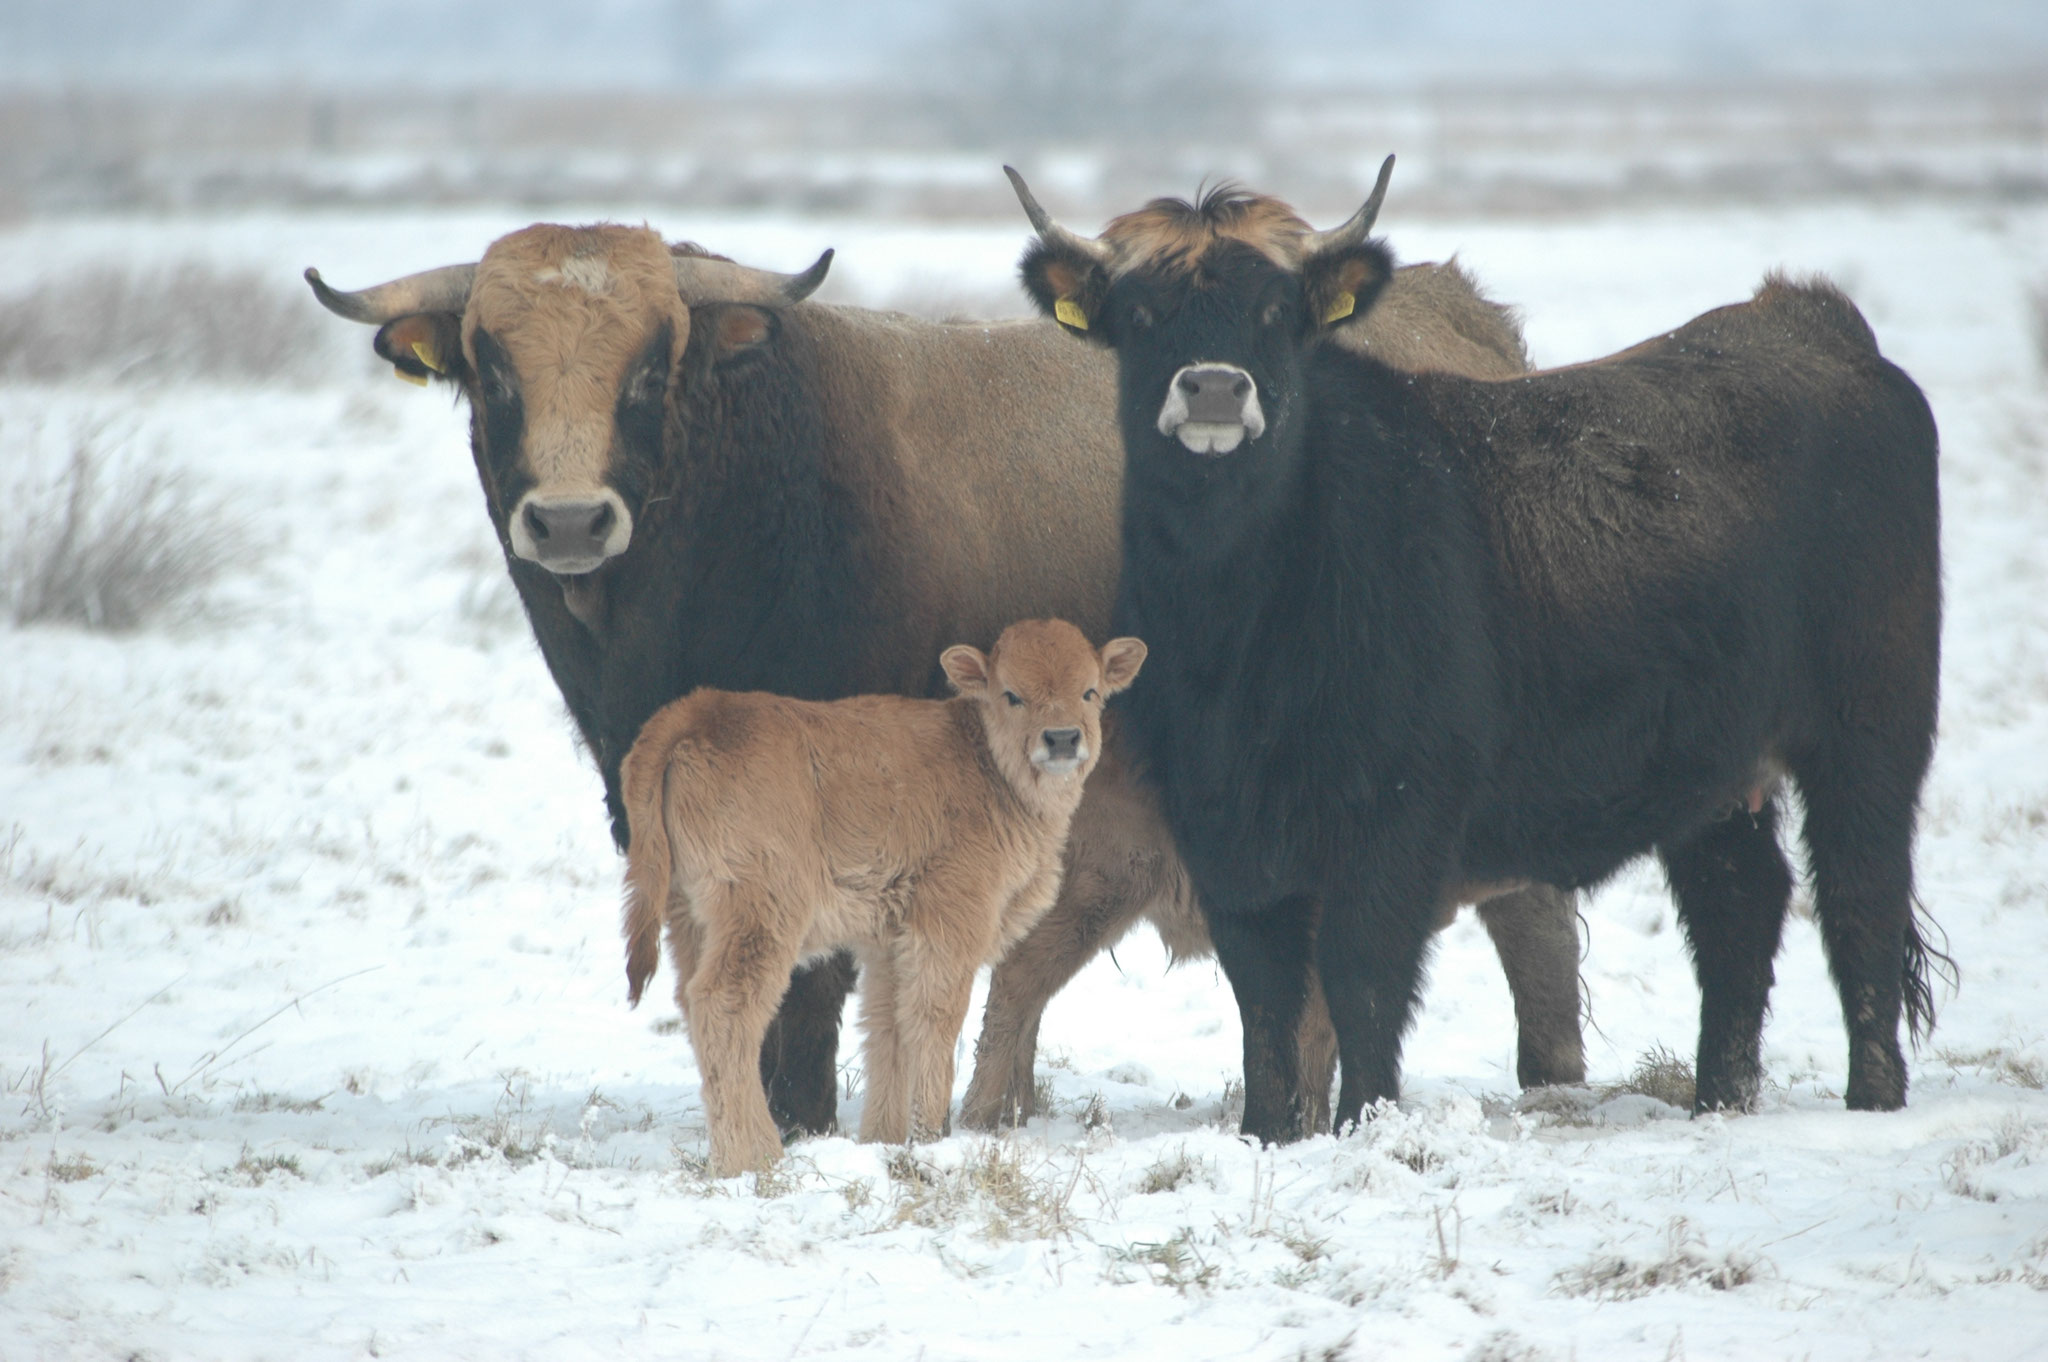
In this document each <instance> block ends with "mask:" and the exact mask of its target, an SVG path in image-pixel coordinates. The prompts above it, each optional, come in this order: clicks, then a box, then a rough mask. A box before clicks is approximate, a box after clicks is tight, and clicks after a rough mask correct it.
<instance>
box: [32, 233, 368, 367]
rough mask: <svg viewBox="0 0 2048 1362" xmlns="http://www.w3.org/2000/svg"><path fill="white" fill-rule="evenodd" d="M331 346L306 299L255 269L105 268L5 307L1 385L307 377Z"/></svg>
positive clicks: (41, 287)
mask: <svg viewBox="0 0 2048 1362" xmlns="http://www.w3.org/2000/svg"><path fill="white" fill-rule="evenodd" d="M333 340H334V337H333V335H332V332H331V329H330V328H329V327H327V326H325V325H324V324H323V318H322V314H321V312H320V310H319V308H318V306H317V305H315V303H314V302H313V300H312V298H311V297H310V296H309V295H306V294H304V293H303V291H302V290H299V289H296V288H292V287H290V286H289V281H287V280H283V279H279V280H272V279H270V278H269V277H268V276H266V275H261V274H257V273H256V272H255V271H253V270H234V269H226V270H224V269H220V268H218V267H216V266H213V265H209V264H205V263H202V262H198V261H186V262H184V263H182V264H178V265H173V266H170V267H169V268H165V269H153V270H147V271H144V270H128V269H122V268H116V267H111V266H101V267H97V268H94V269H88V270H82V271H79V272H78V273H75V274H71V275H67V276H63V277H60V278H57V279H52V280H48V281H46V282H43V283H40V284H37V285H36V286H35V287H34V288H32V289H30V290H29V291H28V292H26V293H23V294H18V295H16V296H14V297H11V298H6V299H0V379H17V380H20V379H27V380H32V381H37V382H50V381H53V380H62V379H75V378H87V377H97V378H121V379H128V378H137V377H148V378H179V379H193V378H202V379H217V380H223V381H228V382H251V381H264V380H270V379H278V378H288V377H293V376H299V375H304V374H306V373H308V371H309V370H310V369H311V368H312V367H313V366H314V365H315V364H316V363H317V362H318V361H319V360H320V359H321V358H323V357H326V356H328V355H331V354H332V351H331V350H330V349H329V347H330V346H331V345H332V343H333Z"/></svg>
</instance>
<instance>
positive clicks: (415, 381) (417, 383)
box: [391, 364, 427, 388]
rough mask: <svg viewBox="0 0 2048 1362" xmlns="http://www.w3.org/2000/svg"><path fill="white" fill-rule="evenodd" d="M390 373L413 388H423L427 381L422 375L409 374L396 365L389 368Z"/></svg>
mask: <svg viewBox="0 0 2048 1362" xmlns="http://www.w3.org/2000/svg"><path fill="white" fill-rule="evenodd" d="M391 372H392V373H394V374H397V375H398V376H399V377H400V378H402V379H404V380H405V381H406V382H408V383H410V384H412V385H413V386H414V387H415V388H424V387H426V386H427V380H426V378H425V377H424V376H423V375H420V374H409V373H407V372H406V371H405V370H403V369H401V368H399V367H398V366H397V365H396V364H394V365H392V366H391Z"/></svg>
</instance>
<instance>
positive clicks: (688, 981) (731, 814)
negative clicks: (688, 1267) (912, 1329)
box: [623, 620, 1145, 1176]
mask: <svg viewBox="0 0 2048 1362" xmlns="http://www.w3.org/2000/svg"><path fill="white" fill-rule="evenodd" d="M1144 658H1145V645H1144V644H1143V643H1140V642H1139V641H1138V640H1137V639H1134V638H1120V639H1113V640H1111V641H1110V642H1109V643H1106V644H1104V645H1103V647H1102V648H1101V649H1100V650H1099V651H1098V650H1097V649H1095V648H1093V647H1091V646H1090V645H1089V643H1088V641H1087V639H1086V638H1085V637H1083V636H1082V634H1081V631H1080V630H1078V629H1076V628H1075V627H1074V626H1073V625H1071V624H1068V623H1066V622H1065V621H1063V620H1027V621H1024V622H1022V623H1019V624H1013V625H1011V626H1010V627H1009V628H1008V629H1006V630H1004V631H1003V634H1002V637H1001V638H999V639H998V640H997V641H996V644H995V647H994V648H992V649H991V650H990V651H989V652H988V653H987V654H986V655H983V654H982V653H981V652H979V651H978V650H976V649H974V648H971V647H968V646H966V645H965V644H961V645H957V646H955V647H952V648H948V649H947V650H946V651H945V653H944V654H943V655H942V656H941V657H940V659H939V664H940V666H941V667H943V668H944V669H945V672H946V675H947V677H948V678H950V679H951V681H952V683H953V686H954V688H955V689H956V690H958V691H959V695H958V696H956V697H955V698H954V699H951V700H909V699H903V698H901V697H898V696H881V695H866V696H856V697H854V698H852V699H847V700H838V701H831V702H820V701H805V700H790V699H785V698H783V697H781V696H775V695H764V694H760V693H753V692H750V693H744V694H739V693H734V692H730V691H719V690H699V691H695V692H693V693H692V694H690V695H687V696H685V697H684V698H683V699H681V700H677V701H675V702H674V703H672V704H669V705H667V706H666V707H664V708H663V709H661V710H660V711H658V712H657V713H656V714H655V715H654V717H653V718H652V719H650V720H648V722H647V725H646V727H645V728H643V729H642V730H641V732H640V737H639V740H638V741H637V742H635V743H634V744H633V748H632V750H631V751H630V752H629V753H628V754H627V756H626V760H625V765H624V771H623V784H624V787H625V802H626V816H627V818H628V820H629V821H630V823H631V827H632V851H631V853H630V855H629V857H628V860H627V869H626V883H627V896H626V920H625V932H626V978H627V984H628V990H629V996H630V997H631V999H632V1000H633V1001H634V1002H635V1003H638V1002H639V1000H640V993H641V990H642V988H643V987H644V986H645V984H646V982H647V980H648V978H649V977H650V976H651V975H652V974H653V973H654V971H655V968H656V967H657V964H658V960H659V954H660V952H659V937H660V933H661V924H662V922H663V921H664V920H666V923H667V926H668V941H669V950H670V953H671V955H672V956H673V957H674V960H675V966H676V973H677V985H676V1002H677V1003H678V1004H679V1005H680V1006H681V1008H682V1010H683V1018H684V1021H685V1022H686V1023H687V1025H688V1027H689V1031H690V1043H691V1045H692V1047H693V1048H694V1049H695V1050H696V1052H697V1068H698V1071H699V1073H700V1074H701V1075H702V1077H703V1083H704V1109H705V1115H706V1118H707V1120H708V1121H709V1123H710V1127H711V1168H712V1171H713V1172H714V1173H715V1174H717V1175H719V1176H728V1175H731V1174H733V1173H738V1172H741V1171H743V1170H746V1169H759V1168H766V1167H768V1166H769V1165H770V1164H772V1163H774V1161H775V1160H776V1158H777V1157H778V1156H779V1155H780V1154H781V1152H782V1141H781V1138H780V1137H779V1135H778V1134H777V1132H776V1127H775V1122H774V1120H773V1119H772V1118H771V1117H770V1116H769V1113H768V1098H767V1094H766V1092H765V1091H764V1089H763V1088H762V1085H761V1075H760V1063H759V1056H760V1053H761V1041H762V1037H763V1036H764V1035H765V1034H766V1032H767V1030H768V1024H769V1022H770V1021H771V1020H773V1019H774V1016H775V1012H776V1008H777V1007H778V1006H779V1005H780V1003H781V1001H782V995H783V992H784V990H785V989H787V988H788V986H789V974H790V970H791V969H793V968H794V967H795V966H796V965H797V964H798V963H799V962H801V961H805V960H813V959H817V958H819V957H822V956H825V955H828V954H830V953H831V952H833V951H835V950H840V949H844V948H851V949H852V950H853V951H854V952H855V953H856V954H857V955H858V956H859V957H860V961H861V966H862V996H861V1025H862V1029H863V1031H864V1032H865V1056H866V1061H867V1075H868V1095H867V1105H866V1109H865V1110H864V1111H863V1113H862V1115H861V1125H860V1137H861V1138H862V1139H863V1140H878V1141H884V1142H889V1143H900V1142H902V1141H905V1140H910V1139H920V1138H927V1137H931V1136H934V1135H938V1134H940V1133H942V1132H943V1131H944V1130H945V1129H946V1128H947V1112H948V1107H949V1105H950V1103H951V1100H952V1091H953V1046H954V1042H955V1040H956V1039H957V1038H958V1036H959V1034H960V1027H961V1024H962V1023H963V1022H964V1021H965V1020H966V1017H967V1003H968V995H969V993H970V992H971V990H972V988H973V983H974V973H975V971H976V970H977V969H978V968H979V967H980V966H981V965H983V964H984V963H986V962H988V961H991V960H994V959H995V958H996V957H998V956H1000V955H1001V954H1002V953H1003V951H1004V950H1006V949H1007V948H1008V947H1009V946H1010V945H1012V944H1013V943H1015V942H1016V941H1017V940H1018V939H1019V938H1020V937H1022V936H1023V935H1024V934H1025V933H1026V932H1027V931H1029V930H1030V929H1031V927H1032V925H1033V924H1034V923H1036V922H1037V921H1038V919H1039V917H1040V916H1042V915H1043V914H1044V912H1045V910H1046V909H1047V908H1048V907H1050V906H1051V905H1052V901H1053V897H1054V895H1055V893H1056V892H1057V891H1058V889H1059V879H1060V861H1061V856H1062V854H1063V852H1064V851H1065V848H1066V841H1067V825H1068V822H1069V820H1070V819H1071V818H1072V816H1073V813H1074V810H1075V808H1076V807H1077V806H1078V805H1079V804H1080V802H1081V790H1082V784H1083V782H1084V780H1085V779H1086V778H1087V775H1088V773H1089V771H1091V770H1092V769H1094V766H1095V762H1096V759H1097V757H1098V755H1099V754H1100V752H1101V750H1102V705H1103V702H1104V701H1105V700H1107V699H1108V697H1109V696H1110V695H1111V694H1113V693H1115V692H1117V691H1120V690H1122V689H1123V688H1124V687H1126V686H1128V685H1129V684H1130V683H1131V680H1132V678H1134V677H1135V676H1136V675H1137V673H1138V667H1139V665H1140V664H1141V663H1142V662H1143V661H1144Z"/></svg>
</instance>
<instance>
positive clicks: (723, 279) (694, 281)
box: [669, 248, 832, 304]
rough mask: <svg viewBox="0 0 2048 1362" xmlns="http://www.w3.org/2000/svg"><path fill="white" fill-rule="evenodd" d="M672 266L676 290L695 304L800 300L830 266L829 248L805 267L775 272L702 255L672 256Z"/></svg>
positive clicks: (814, 286)
mask: <svg viewBox="0 0 2048 1362" xmlns="http://www.w3.org/2000/svg"><path fill="white" fill-rule="evenodd" d="M669 259H670V263H671V264H672V265H674V266H675V271H676V291H677V292H678V293H680V294H682V295H683V301H684V302H685V303H689V304H697V303H800V302H802V301H803V300H804V299H806V298H808V297H810V296H811V295H812V294H813V293H816V292H817V291H818V285H820V284H822V283H824V282H825V275H826V273H827V272H828V271H830V270H831V268H832V251H831V250H830V249H829V248H828V249H827V250H826V251H825V253H824V254H823V255H821V256H819V257H818V258H817V260H816V261H815V262H814V263H813V264H812V265H811V267H810V268H809V269H807V270H803V271H800V272H799V273H796V274H777V273H776V272H775V271H774V270H757V269H754V268H752V267H751V266H747V265H740V264H735V263H734V262H733V261H730V260H714V259H712V258H711V257H710V256H705V255H677V256H671V257H670V258H669Z"/></svg>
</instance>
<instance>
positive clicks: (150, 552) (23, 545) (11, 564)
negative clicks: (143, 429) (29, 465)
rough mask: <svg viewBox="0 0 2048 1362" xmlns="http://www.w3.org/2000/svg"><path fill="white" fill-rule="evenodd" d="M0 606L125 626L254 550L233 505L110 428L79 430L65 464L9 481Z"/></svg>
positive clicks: (157, 616) (172, 604)
mask: <svg viewBox="0 0 2048 1362" xmlns="http://www.w3.org/2000/svg"><path fill="white" fill-rule="evenodd" d="M4 492H5V495H4V499H0V506H4V508H5V510H4V514H6V516H7V520H8V523H7V525H6V532H5V533H4V534H0V609H4V610H5V612H6V613H7V615H8V616H9V617H10V618H12V619H13V621H14V622H15V623H16V624H40V623H53V624H76V625H83V626H84V627H85V628H88V629H101V630H107V631H109V632H116V633H118V632H124V631H126V630H130V629H137V628H140V627H142V626H143V625H145V624H148V623H151V622H154V621H158V620H162V619H165V618H167V617H171V616H174V615H175V614H176V613H178V612H179V611H181V610H182V609H184V608H185V607H187V606H188V605H189V604H190V602H191V601H192V599H193V597H195V596H196V595H198V594H199V592H201V591H202V590H204V589H205V588H206V587H207V586H209V585H211V584H212V582H213V581H214V580H215V579H216V578H217V577H219V576H220V574H221V572H222V571H223V570H224V569H225V568H226V567H227V566H228V565H229V564H230V563H232V562H234V561H235V560H236V559H238V558H241V557H243V556H244V555H245V554H246V553H247V551H248V549H249V537H248V532H247V529H246V527H245V526H244V525H243V523H242V521H241V519H240V518H239V517H238V516H236V515H235V514H234V513H233V512H232V510H231V509H230V507H229V506H228V504H227V503H226V502H224V501H221V500H219V499H217V498H213V497H208V496H206V495H204V494H203V493H201V492H199V491H198V490H197V489H195V488H194V487H193V485H192V483H191V481H190V480H189V479H188V478H186V477H185V476H184V475H182V474H181V473H179V472H177V471H175V470H165V469H161V468H152V467H150V466H149V465H148V463H147V462H146V461H144V460H142V459H139V458H136V457H133V456H131V455H129V454H128V453H127V452H126V451H125V450H124V449H123V448H122V446H121V445H120V444H119V443H118V442H115V441H112V440H110V439H109V437H108V436H107V432H106V426H105V425H104V424H103V423H96V424H91V425H88V426H86V427H85V428H83V429H82V430H80V431H79V433H78V434H77V435H76V437H75V438H74V439H73V442H72V449H71V457H70V459H69V461H68V462H67V463H66V464H65V467H64V471H63V473H62V474H60V475H59V476H58V477H56V478H55V479H54V480H51V481H47V482H44V483H42V484H40V485H38V484H35V483H32V482H31V483H28V484H27V485H18V486H14V487H9V488H6V489H4Z"/></svg>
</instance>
